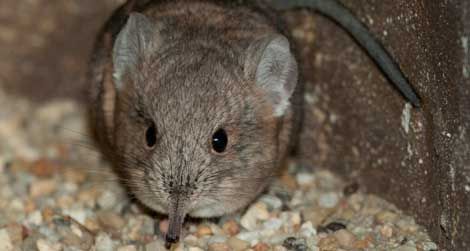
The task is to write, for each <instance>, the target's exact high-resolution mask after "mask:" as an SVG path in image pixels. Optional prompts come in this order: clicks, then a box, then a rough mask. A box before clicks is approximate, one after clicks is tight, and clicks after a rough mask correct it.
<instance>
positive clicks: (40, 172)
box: [31, 159, 59, 177]
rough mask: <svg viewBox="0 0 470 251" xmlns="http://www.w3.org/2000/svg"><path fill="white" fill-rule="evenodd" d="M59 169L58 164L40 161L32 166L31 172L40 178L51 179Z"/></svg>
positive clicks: (44, 160) (45, 160)
mask: <svg viewBox="0 0 470 251" xmlns="http://www.w3.org/2000/svg"><path fill="white" fill-rule="evenodd" d="M58 169H59V166H58V165H57V164H55V163H54V162H52V161H50V160H47V159H39V160H37V161H34V162H33V163H32V165H31V172H32V173H33V174H34V175H36V176H38V177H51V176H52V175H54V174H55V173H56V172H57V170H58Z"/></svg>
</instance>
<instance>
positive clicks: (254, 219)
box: [240, 202, 269, 231]
mask: <svg viewBox="0 0 470 251" xmlns="http://www.w3.org/2000/svg"><path fill="white" fill-rule="evenodd" d="M268 218H269V212H268V209H267V206H266V204H264V203H262V202H258V203H255V204H254V205H253V206H251V207H250V208H249V209H248V211H246V213H245V215H243V217H242V218H241V220H240V224H241V225H242V226H243V227H244V228H246V229H247V230H250V231H253V230H256V229H257V224H258V220H267V219H268Z"/></svg>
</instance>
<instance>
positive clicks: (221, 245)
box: [208, 242, 232, 251]
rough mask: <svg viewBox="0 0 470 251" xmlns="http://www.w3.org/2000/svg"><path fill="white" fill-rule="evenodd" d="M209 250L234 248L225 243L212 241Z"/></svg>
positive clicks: (220, 250)
mask: <svg viewBox="0 0 470 251" xmlns="http://www.w3.org/2000/svg"><path fill="white" fill-rule="evenodd" d="M208 250H209V251H231V250H232V249H231V248H230V247H229V246H228V245H227V244H225V243H220V242H216V243H212V244H210V245H209V247H208Z"/></svg>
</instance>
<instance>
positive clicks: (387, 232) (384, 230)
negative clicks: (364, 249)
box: [380, 225, 393, 238]
mask: <svg viewBox="0 0 470 251" xmlns="http://www.w3.org/2000/svg"><path fill="white" fill-rule="evenodd" d="M380 234H381V235H382V236H383V237H384V238H391V237H392V236H393V228H391V227H390V226H389V225H383V226H382V227H381V228H380Z"/></svg>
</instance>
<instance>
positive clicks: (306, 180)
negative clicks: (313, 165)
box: [296, 173, 315, 186]
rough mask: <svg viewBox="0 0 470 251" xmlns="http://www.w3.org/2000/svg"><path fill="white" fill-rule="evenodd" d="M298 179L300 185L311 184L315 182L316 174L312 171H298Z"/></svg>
mask: <svg viewBox="0 0 470 251" xmlns="http://www.w3.org/2000/svg"><path fill="white" fill-rule="evenodd" d="M296 180H297V184H299V185H300V186H311V185H313V184H314V181H315V176H313V174H312V173H298V174H297V175H296Z"/></svg>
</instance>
